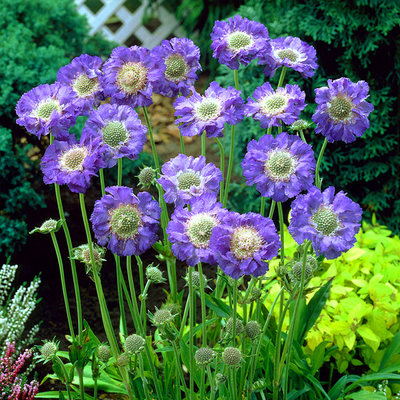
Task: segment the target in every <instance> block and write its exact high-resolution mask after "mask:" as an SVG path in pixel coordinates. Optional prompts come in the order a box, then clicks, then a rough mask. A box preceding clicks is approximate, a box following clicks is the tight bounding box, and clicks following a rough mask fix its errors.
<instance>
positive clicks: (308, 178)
mask: <svg viewBox="0 0 400 400" xmlns="http://www.w3.org/2000/svg"><path fill="white" fill-rule="evenodd" d="M242 168H243V175H244V176H245V178H246V180H247V184H248V185H254V184H256V188H257V190H258V191H259V192H260V193H261V195H262V196H265V197H271V198H272V199H273V200H275V201H281V202H283V201H286V200H287V199H290V198H291V197H295V196H297V195H298V194H299V193H300V192H301V191H303V190H307V189H308V188H309V187H311V186H312V184H313V181H314V170H315V159H314V152H313V150H312V147H311V146H310V145H309V144H307V143H304V142H303V141H302V140H301V139H300V138H299V137H298V136H294V135H288V134H287V133H286V132H282V133H280V134H279V135H278V136H277V137H276V138H274V137H273V136H272V135H264V136H262V137H261V138H260V140H259V141H256V140H252V141H251V142H250V143H249V144H248V145H247V153H246V155H245V157H244V159H243V161H242Z"/></svg>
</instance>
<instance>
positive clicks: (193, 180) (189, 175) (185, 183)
mask: <svg viewBox="0 0 400 400" xmlns="http://www.w3.org/2000/svg"><path fill="white" fill-rule="evenodd" d="M177 179H178V189H180V190H185V191H189V190H190V188H191V187H192V186H196V187H198V186H200V183H201V179H200V176H199V174H197V173H196V172H194V171H186V172H182V173H181V174H179V175H178V176H177Z"/></svg>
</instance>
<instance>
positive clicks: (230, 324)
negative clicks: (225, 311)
mask: <svg viewBox="0 0 400 400" xmlns="http://www.w3.org/2000/svg"><path fill="white" fill-rule="evenodd" d="M225 329H226V331H227V332H228V333H233V318H229V319H228V321H226V325H225ZM242 332H243V322H242V321H241V320H240V319H238V318H237V319H236V335H240V334H241V333H242Z"/></svg>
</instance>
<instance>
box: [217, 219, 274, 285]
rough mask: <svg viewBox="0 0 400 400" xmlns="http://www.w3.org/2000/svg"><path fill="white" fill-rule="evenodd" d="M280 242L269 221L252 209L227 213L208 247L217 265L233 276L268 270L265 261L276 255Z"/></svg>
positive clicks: (262, 272)
mask: <svg viewBox="0 0 400 400" xmlns="http://www.w3.org/2000/svg"><path fill="white" fill-rule="evenodd" d="M280 244H281V243H280V240H279V235H278V234H277V233H276V229H275V225H274V223H273V222H272V220H271V219H269V218H265V217H263V216H262V215H260V214H256V213H252V212H250V213H248V214H243V215H240V214H238V213H236V212H227V213H226V214H225V215H224V216H223V217H222V219H221V223H220V224H219V225H217V226H216V227H215V228H214V230H213V232H212V234H211V239H210V249H211V251H213V252H214V254H215V255H216V257H217V261H218V264H219V266H220V268H221V269H222V270H223V271H224V272H225V273H226V274H227V275H229V276H231V277H232V278H234V279H238V278H239V277H240V276H241V275H253V276H260V275H263V274H265V272H266V271H267V270H268V263H267V262H266V261H265V260H271V259H272V258H273V257H275V256H277V255H278V250H279V248H280Z"/></svg>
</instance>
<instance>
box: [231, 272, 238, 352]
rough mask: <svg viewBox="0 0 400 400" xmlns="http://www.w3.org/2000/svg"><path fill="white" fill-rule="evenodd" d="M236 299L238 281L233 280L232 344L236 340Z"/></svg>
mask: <svg viewBox="0 0 400 400" xmlns="http://www.w3.org/2000/svg"><path fill="white" fill-rule="evenodd" d="M237 301H238V281H237V280H236V279H234V280H233V299H232V302H233V304H232V305H233V307H232V345H233V346H235V341H236V320H237Z"/></svg>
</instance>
